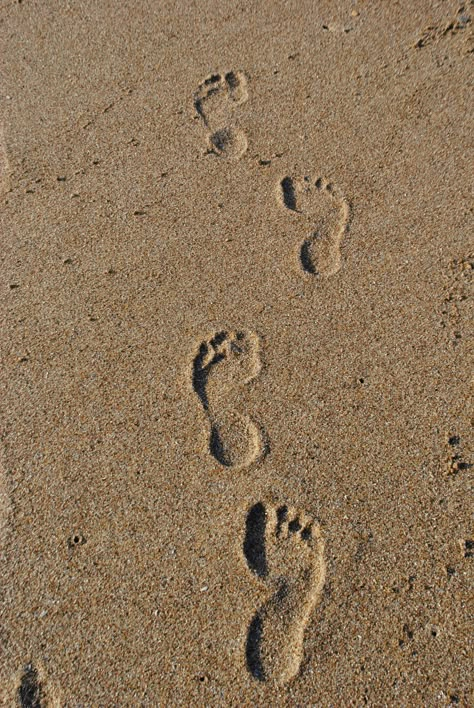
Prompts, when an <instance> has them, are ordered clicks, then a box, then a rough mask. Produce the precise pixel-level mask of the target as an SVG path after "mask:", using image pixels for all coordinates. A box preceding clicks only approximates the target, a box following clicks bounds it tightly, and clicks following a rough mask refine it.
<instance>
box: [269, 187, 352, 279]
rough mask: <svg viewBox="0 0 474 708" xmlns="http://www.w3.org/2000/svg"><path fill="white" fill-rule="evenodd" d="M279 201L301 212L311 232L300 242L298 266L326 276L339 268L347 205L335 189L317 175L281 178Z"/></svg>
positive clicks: (348, 215) (347, 220)
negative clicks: (300, 177) (314, 177)
mask: <svg viewBox="0 0 474 708" xmlns="http://www.w3.org/2000/svg"><path fill="white" fill-rule="evenodd" d="M279 196H280V200H281V202H282V204H283V206H284V207H286V209H288V210H289V211H292V212H295V213H297V214H302V215H303V216H305V217H306V219H307V221H308V222H310V224H311V226H310V228H312V229H313V232H312V233H310V235H309V236H307V237H306V238H305V239H304V240H303V242H302V243H301V246H300V249H299V259H300V264H301V267H302V269H303V270H304V271H305V272H306V273H311V274H312V275H322V276H324V277H328V276H330V275H334V274H335V273H337V272H338V270H339V269H340V268H341V241H342V239H343V237H344V234H345V233H346V231H347V228H348V226H349V219H350V207H349V203H348V202H347V200H346V199H345V198H344V197H343V196H342V194H340V193H339V192H338V190H337V189H335V188H334V187H333V185H332V184H329V183H328V182H326V181H325V180H323V179H322V178H321V177H318V179H316V180H314V181H313V180H311V179H310V178H309V177H303V179H301V180H297V181H295V180H293V178H292V177H284V178H283V179H282V180H281V182H280V185H279Z"/></svg>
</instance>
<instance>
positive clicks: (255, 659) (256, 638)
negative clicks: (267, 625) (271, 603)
mask: <svg viewBox="0 0 474 708" xmlns="http://www.w3.org/2000/svg"><path fill="white" fill-rule="evenodd" d="M262 634H263V627H262V618H261V617H260V613H259V612H257V614H256V615H255V617H254V618H253V620H252V622H251V624H250V627H249V631H248V634H247V646H246V647H245V656H246V659H247V668H248V670H249V671H250V673H251V674H252V676H253V677H254V678H256V679H257V681H265V672H264V670H263V664H262V657H261V655H260V647H261V645H262Z"/></svg>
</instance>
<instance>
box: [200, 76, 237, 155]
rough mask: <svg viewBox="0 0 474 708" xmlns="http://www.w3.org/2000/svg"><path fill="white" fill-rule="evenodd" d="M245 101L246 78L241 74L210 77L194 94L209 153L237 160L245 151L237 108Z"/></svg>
mask: <svg viewBox="0 0 474 708" xmlns="http://www.w3.org/2000/svg"><path fill="white" fill-rule="evenodd" d="M247 98H248V93H247V79H246V78H245V74H244V73H243V72H242V71H228V72H227V73H225V74H212V75H211V76H208V77H207V79H205V80H204V81H203V82H202V83H201V84H200V85H199V87H198V89H197V91H196V92H195V94H194V106H195V108H196V111H197V113H198V115H199V116H200V117H201V119H202V121H203V123H204V125H205V127H206V129H207V130H208V132H209V151H210V152H213V153H215V154H216V155H220V156H222V157H226V158H229V159H233V160H237V159H238V158H239V157H242V155H243V154H244V153H245V152H246V150H247V138H246V136H245V133H244V132H243V131H242V130H241V129H240V128H239V127H238V125H237V122H236V119H235V113H236V110H235V109H236V108H237V106H239V105H241V104H242V103H245V101H246V100H247Z"/></svg>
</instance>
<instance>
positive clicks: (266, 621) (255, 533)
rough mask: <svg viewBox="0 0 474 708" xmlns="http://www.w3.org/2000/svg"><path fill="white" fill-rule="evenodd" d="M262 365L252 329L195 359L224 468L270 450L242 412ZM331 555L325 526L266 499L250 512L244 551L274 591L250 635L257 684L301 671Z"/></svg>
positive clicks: (208, 346) (197, 384) (217, 338)
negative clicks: (326, 553) (326, 545)
mask: <svg viewBox="0 0 474 708" xmlns="http://www.w3.org/2000/svg"><path fill="white" fill-rule="evenodd" d="M261 368H262V364H261V359H260V340H259V337H258V335H256V334H255V333H253V332H248V331H224V330H223V331H220V332H216V333H215V334H214V335H213V336H212V337H210V338H209V339H206V340H203V341H202V342H201V344H200V345H199V347H198V349H197V352H196V354H195V356H194V359H193V364H192V384H193V389H194V391H195V393H196V395H197V397H198V399H199V401H200V403H201V405H202V408H203V410H204V412H205V414H206V416H207V418H208V422H209V430H208V449H209V453H210V454H211V455H212V456H213V457H214V458H215V460H216V461H217V462H218V463H219V464H221V465H222V466H223V467H229V468H232V469H243V468H248V467H249V466H250V465H251V464H253V463H254V462H255V461H257V460H260V459H262V457H263V455H264V453H265V450H266V445H265V434H264V432H263V429H262V428H261V427H259V426H258V425H257V424H256V423H255V422H254V421H253V420H252V419H251V418H250V416H249V415H247V414H245V413H241V412H240V411H237V407H238V406H239V401H240V399H241V397H242V389H243V388H244V387H245V386H247V385H248V384H249V383H250V382H252V381H254V380H255V379H256V378H257V377H258V375H259V374H260V371H261ZM323 551H324V545H323V541H322V537H321V532H320V529H319V526H318V524H316V523H315V522H313V520H312V519H311V518H310V517H309V516H308V515H307V514H305V513H302V512H297V511H296V510H291V509H289V508H288V507H287V506H286V505H282V506H279V507H278V508H274V507H272V506H271V505H267V506H265V505H264V504H263V503H262V502H258V503H257V504H255V505H254V506H253V507H252V508H251V509H250V510H249V512H248V514H247V520H246V532H245V538H244V541H243V552H244V556H245V559H246V561H247V565H248V567H249V570H250V571H251V572H252V573H254V574H255V576H256V577H257V578H258V579H259V580H260V581H261V582H263V583H265V585H266V587H267V588H268V599H267V601H266V602H265V603H264V604H263V606H262V607H260V608H257V609H256V612H255V615H254V616H253V618H252V619H251V621H250V623H249V627H248V634H247V645H246V664H247V669H248V671H249V672H250V674H251V675H252V676H253V677H254V678H255V679H256V680H258V681H271V682H274V683H286V682H287V681H290V680H291V679H292V678H294V677H295V676H296V675H297V674H298V672H299V668H300V664H301V660H302V657H303V638H304V630H305V627H306V625H307V622H308V620H309V617H310V615H311V613H312V611H313V609H314V607H315V605H316V604H317V602H318V599H319V597H320V594H321V590H322V587H323V585H324V578H325V565H324V553H323Z"/></svg>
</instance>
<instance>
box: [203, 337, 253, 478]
mask: <svg viewBox="0 0 474 708" xmlns="http://www.w3.org/2000/svg"><path fill="white" fill-rule="evenodd" d="M259 348H260V340H259V338H258V337H257V335H256V334H253V333H252V332H217V333H216V334H215V335H214V336H213V337H212V338H211V339H209V340H207V341H204V342H202V343H201V345H200V347H199V351H198V353H197V354H196V356H195V358H194V361H193V388H194V390H195V392H196V393H197V395H198V396H199V399H200V401H201V403H202V406H203V408H204V411H205V412H206V415H207V417H208V419H209V424H210V436H209V452H210V453H211V455H213V456H214V457H215V459H216V460H217V461H218V462H219V463H220V464H221V465H224V466H225V467H237V468H238V467H248V465H250V464H252V462H254V461H255V460H257V459H258V458H260V457H261V456H262V455H263V454H264V452H265V445H264V438H263V431H262V430H261V429H260V428H259V427H258V426H257V425H256V424H255V423H254V422H253V421H252V420H251V419H250V417H249V416H247V415H241V414H240V413H238V412H237V411H236V410H235V405H234V404H235V399H236V398H238V396H239V393H240V392H241V390H242V386H243V385H245V384H248V383H249V382H250V381H252V380H253V379H255V378H256V377H257V376H258V374H259V373H260V370H261V361H260V356H259Z"/></svg>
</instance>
